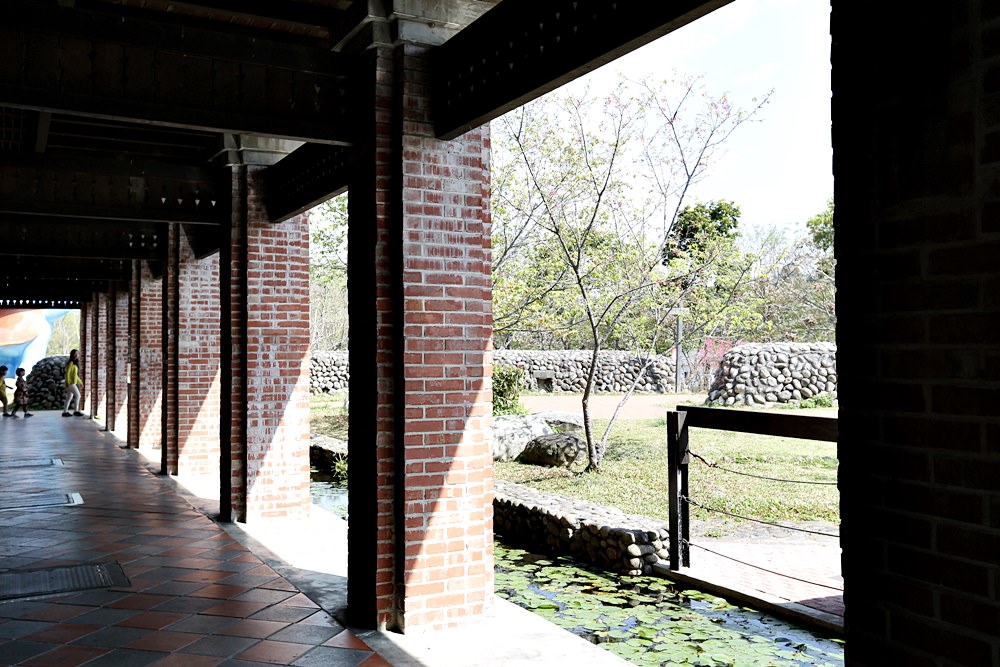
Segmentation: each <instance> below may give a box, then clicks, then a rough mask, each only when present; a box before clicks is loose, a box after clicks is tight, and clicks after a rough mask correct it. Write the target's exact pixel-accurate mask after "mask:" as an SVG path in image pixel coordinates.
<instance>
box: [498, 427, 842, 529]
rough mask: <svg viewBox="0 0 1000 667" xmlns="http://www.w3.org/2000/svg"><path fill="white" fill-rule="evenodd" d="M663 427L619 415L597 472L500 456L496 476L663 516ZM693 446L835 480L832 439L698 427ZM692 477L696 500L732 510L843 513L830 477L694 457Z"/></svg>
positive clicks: (769, 514) (788, 519)
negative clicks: (713, 465)
mask: <svg viewBox="0 0 1000 667" xmlns="http://www.w3.org/2000/svg"><path fill="white" fill-rule="evenodd" d="M831 412H833V411H831ZM833 414H835V413H833ZM602 425H603V422H601V421H600V420H598V423H597V424H595V426H596V427H597V428H600V427H601V426H602ZM665 432H666V422H665V419H663V418H660V419H635V420H633V419H630V420H627V421H622V422H620V423H619V425H618V427H617V429H616V430H615V432H614V435H613V437H612V438H611V440H610V442H609V443H608V449H607V454H606V455H605V457H604V460H603V461H602V462H601V473H600V474H589V473H588V474H582V475H574V474H572V473H570V472H568V471H566V470H563V469H553V468H543V467H541V466H533V465H525V464H523V463H518V462H513V461H511V462H497V463H495V464H494V468H493V470H494V475H495V476H496V478H497V479H499V480H505V481H510V482H516V483H519V484H527V485H529V486H531V487H533V488H536V489H538V490H540V491H546V492H551V493H559V494H562V495H565V496H570V497H571V498H579V499H581V500H587V501H590V502H594V503H597V504H599V505H607V506H611V507H617V508H618V509H620V510H622V511H623V512H626V513H627V514H640V515H644V516H650V517H654V518H658V519H663V520H664V521H666V520H668V519H669V513H668V508H669V507H670V502H669V493H668V484H667V470H668V467H667V446H666V442H665V437H664V434H665ZM690 447H691V451H693V452H695V453H697V454H699V455H701V456H703V457H704V458H705V459H706V460H708V461H711V462H715V463H718V464H719V465H720V466H722V467H725V468H730V469H738V470H740V471H741V472H745V473H750V474H754V475H761V476H766V477H772V478H778V479H801V480H807V481H815V482H836V481H837V466H838V462H837V446H836V444H835V443H829V442H820V441H813V440H800V439H797V438H779V437H773V436H763V435H754V434H748V433H733V432H728V431H716V430H710V429H693V430H692V431H691V434H690ZM690 485H691V494H690V495H691V497H692V498H693V499H695V500H697V501H698V502H699V503H701V504H703V505H706V506H709V507H714V508H717V509H720V510H724V511H726V512H732V513H734V514H740V515H743V516H751V517H756V518H758V519H762V520H764V521H776V522H782V523H787V524H788V525H794V523H795V522H797V521H829V522H833V523H837V522H839V520H840V506H839V504H840V494H839V492H838V491H837V487H836V486H835V485H833V484H826V485H812V484H786V483H781V482H772V481H767V480H762V479H755V478H752V477H745V476H741V475H732V474H730V473H727V472H724V471H722V470H720V469H718V468H710V467H708V466H706V465H704V464H702V463H701V462H700V461H697V460H692V461H691V468H690ZM691 517H692V519H699V520H710V519H713V518H717V515H714V514H710V513H707V512H705V511H704V510H701V509H699V508H697V507H693V508H692V509H691Z"/></svg>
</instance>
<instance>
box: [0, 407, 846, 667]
mask: <svg viewBox="0 0 1000 667" xmlns="http://www.w3.org/2000/svg"><path fill="white" fill-rule="evenodd" d="M119 445H120V443H119V441H118V440H117V439H115V438H114V437H112V436H109V435H107V434H105V433H103V432H102V431H101V430H100V426H99V425H98V424H97V423H95V422H93V421H91V420H88V419H85V418H61V417H60V416H59V413H58V412H37V413H36V416H35V417H32V418H29V419H24V418H19V419H17V420H11V419H4V420H2V421H0V575H3V574H4V573H8V572H11V571H28V570H38V569H43V568H49V567H57V566H65V565H81V564H88V563H90V564H97V563H107V562H117V563H120V564H121V566H122V568H123V570H124V572H125V574H126V575H127V577H128V578H129V583H130V585H129V586H128V587H125V588H110V589H108V588H104V589H98V590H89V591H81V592H72V593H64V594H58V595H50V596H36V597H34V598H29V599H7V600H4V599H0V665H37V666H52V667H56V666H59V667H74V666H76V665H83V664H86V665H88V666H90V665H123V666H129V665H161V666H162V665H184V666H186V667H187V666H191V667H198V666H201V665H206V666H207V665H225V666H227V667H230V666H232V667H236V666H253V665H268V664H269V665H274V664H279V665H297V666H303V667H305V666H311V665H324V666H328V667H340V666H342V667H347V666H355V665H363V666H364V667H377V666H379V665H390V664H392V665H397V666H398V665H417V664H419V665H428V664H436V665H440V666H442V667H452V666H456V667H469V666H470V665H476V666H477V667H481V666H485V665H489V666H491V667H493V666H496V665H523V664H554V663H552V660H553V658H555V659H556V660H557V662H559V661H560V660H559V659H558V656H562V657H563V658H565V657H566V656H569V655H573V656H574V657H573V658H572V660H570V662H572V663H573V664H587V665H613V664H624V663H623V661H621V660H620V659H618V658H616V657H614V656H613V655H612V654H610V653H608V652H606V651H603V650H601V649H600V648H598V647H596V646H594V645H592V644H589V643H587V642H585V641H583V640H580V639H579V638H576V637H574V636H573V635H571V634H569V633H566V632H564V631H562V630H559V629H558V628H556V627H555V626H552V625H551V624H548V623H545V622H541V621H540V620H539V619H538V618H537V617H535V616H533V615H532V614H530V613H528V612H524V611H523V610H519V609H518V608H516V607H514V606H513V605H510V604H509V603H505V602H504V601H498V609H497V616H496V618H494V619H492V620H491V621H490V622H489V623H486V624H484V626H483V627H482V628H479V629H468V628H467V629H464V630H463V631H462V632H461V633H460V634H458V635H456V634H450V635H449V634H448V633H441V634H440V637H439V638H438V640H436V642H431V643H430V644H427V643H422V642H424V640H423V639H422V638H421V637H410V636H409V635H406V636H403V635H400V636H398V637H395V638H387V636H388V635H391V634H392V633H371V632H368V633H358V634H355V633H354V632H352V631H351V630H350V629H347V628H344V627H343V626H341V625H340V624H339V623H337V621H336V620H335V619H334V618H333V617H331V616H330V614H328V613H327V612H326V611H324V610H323V609H321V608H320V607H319V605H317V604H316V603H315V602H314V601H313V600H314V599H315V600H318V601H320V602H321V603H322V604H324V605H325V606H326V608H327V609H335V608H336V605H333V604H330V603H329V602H330V601H329V600H328V599H326V598H324V592H326V593H329V592H330V591H331V590H332V591H334V592H335V593H336V590H337V586H339V585H340V584H338V583H336V582H334V583H333V584H332V587H331V584H330V581H329V577H327V578H325V579H324V581H323V582H322V584H321V585H316V584H315V582H311V581H310V580H309V578H308V577H303V576H300V574H299V572H302V571H299V570H296V568H294V567H293V568H289V567H287V564H288V562H289V561H287V560H284V561H282V559H281V558H277V559H275V558H273V556H274V555H275V554H274V551H273V548H274V547H273V545H272V544H271V543H268V544H266V545H264V547H263V548H258V547H261V545H260V544H259V543H258V544H253V541H252V540H250V541H247V540H243V541H240V540H237V539H236V538H235V537H233V536H232V534H231V533H240V532H242V531H229V532H227V530H226V529H225V528H224V527H223V526H222V525H220V524H218V523H216V522H215V521H213V520H212V519H210V518H209V517H208V516H207V515H206V513H205V512H206V511H208V510H207V509H206V508H205V507H203V506H202V503H199V502H198V501H197V498H196V497H194V496H192V495H191V494H185V493H182V492H181V491H180V490H179V489H178V486H177V484H174V483H173V482H168V481H167V479H166V478H163V477H160V476H158V475H155V474H154V473H152V472H150V470H149V467H148V462H147V461H146V460H145V459H144V458H142V457H141V456H139V455H138V454H137V453H136V452H135V451H130V450H123V449H121V448H120V446H119ZM54 460H55V461H54ZM54 462H55V463H58V465H54V464H53V463H54ZM57 493H62V494H79V496H80V497H81V498H82V500H83V502H82V504H77V505H61V504H60V505H55V504H51V505H49V506H38V505H39V503H40V502H41V501H42V500H45V499H51V498H52V497H53V494H57ZM50 502H60V503H61V502H64V500H60V501H50ZM192 503H194V504H192ZM195 505H197V506H198V507H201V509H202V511H199V510H198V509H196V508H195ZM208 513H209V514H211V512H210V511H209V512H208ZM244 542H248V543H250V544H252V546H253V547H254V548H253V549H252V550H251V548H249V547H248V546H245V545H244ZM805 542H806V543H804V544H802V545H800V546H798V547H793V545H791V544H789V543H788V542H787V540H786V539H784V538H783V540H782V541H778V540H777V539H775V540H771V539H769V538H768V536H767V535H757V534H754V535H736V536H733V537H732V538H730V539H728V540H705V539H702V540H701V544H703V545H705V546H707V547H709V548H711V549H713V551H716V552H718V553H719V554H726V555H730V556H733V557H735V558H738V559H743V560H745V561H747V562H753V563H755V564H760V563H762V562H763V563H764V564H765V565H767V564H768V563H771V564H772V565H773V567H774V569H776V570H780V571H784V570H786V569H789V568H788V567H787V565H788V558H789V556H793V560H794V561H796V562H798V563H799V564H801V565H804V566H807V567H809V568H812V569H811V571H808V572H806V575H805V576H803V577H802V578H803V579H807V580H809V581H815V582H819V583H821V584H822V585H821V586H820V587H818V588H817V587H815V586H811V587H810V586H806V585H803V584H802V583H801V582H798V583H797V582H796V581H795V580H787V579H781V578H776V577H770V576H768V575H767V574H766V573H762V572H760V571H759V570H753V569H748V568H746V567H743V566H740V565H739V564H738V563H736V562H735V561H731V560H728V559H725V558H722V557H720V556H716V555H713V554H711V553H708V552H704V551H702V550H693V551H692V564H693V565H694V566H695V567H693V568H691V569H690V570H689V571H687V574H688V575H689V576H690V577H692V578H693V579H694V580H695V581H698V584H693V585H695V586H696V587H703V588H704V587H705V586H703V584H705V583H706V582H707V583H708V584H709V586H708V587H707V588H708V590H712V586H716V587H717V588H719V589H720V590H726V591H729V592H735V593H736V594H738V595H746V596H748V600H747V603H748V604H750V605H752V606H757V607H758V608H761V607H766V606H767V605H761V604H759V603H760V602H761V601H769V602H770V603H771V604H772V605H773V606H778V607H789V606H791V607H795V608H799V607H805V608H806V609H812V610H813V611H818V612H819V613H820V614H824V613H825V614H827V615H828V617H827V620H828V621H830V619H832V621H830V623H831V624H832V625H834V626H836V625H837V623H838V622H839V623H840V624H841V625H842V623H843V601H842V596H841V594H840V591H839V588H842V584H841V583H840V581H838V576H839V548H837V547H836V545H835V544H834V545H832V546H831V544H830V540H823V539H821V538H812V539H809V540H806V541H805ZM326 557H329V554H327V556H326ZM265 558H266V559H267V561H266V562H265V560H264V559H265ZM278 561H282V562H280V563H279V562H278ZM269 563H270V565H269ZM271 565H273V566H274V567H271ZM276 569H278V570H281V572H284V573H286V574H287V575H288V577H291V578H294V579H295V581H296V582H298V586H300V587H301V586H305V587H306V588H298V587H297V586H296V584H293V583H292V582H291V581H289V578H288V577H285V576H282V575H281V574H280V573H279V572H278V571H276ZM293 571H294V572H293ZM673 574H676V573H673ZM667 576H670V575H667ZM303 591H306V592H307V593H308V594H309V596H311V598H310V597H309V596H307V595H306V594H304V593H303ZM2 592H3V591H2V590H0V593H2ZM764 610H765V611H766V610H767V609H766V608H765V609H764ZM536 621H537V622H536ZM513 634H516V635H517V636H518V637H519V638H520V641H519V642H509V641H502V637H504V636H510V635H513ZM498 636H499V637H500V638H501V641H500V642H499V643H498V642H497V639H498ZM571 640H572V641H571ZM494 643H496V644H497V645H496V646H494V645H493V644H494ZM484 647H491V648H488V649H487V652H486V653H484V652H483V648H484ZM477 649H478V650H477ZM505 650H506V651H507V654H505V655H504V654H502V653H503V651H505ZM577 652H578V653H577ZM476 655H478V658H477V659H473V657H474V656H476ZM491 656H492V657H491Z"/></svg>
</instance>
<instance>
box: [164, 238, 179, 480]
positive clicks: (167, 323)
mask: <svg viewBox="0 0 1000 667" xmlns="http://www.w3.org/2000/svg"><path fill="white" fill-rule="evenodd" d="M180 236H181V231H180V228H179V227H178V226H177V225H170V227H169V231H168V233H167V260H166V262H165V270H164V274H163V281H162V283H161V287H162V288H163V293H162V299H161V301H160V311H161V317H162V320H161V327H162V328H161V331H162V334H161V339H160V350H161V355H162V356H161V359H162V363H161V366H160V375H161V380H160V382H161V388H162V393H163V400H162V401H161V402H160V443H161V446H162V449H161V450H160V472H161V473H164V474H167V475H176V474H177V452H178V448H179V444H178V432H179V430H180V429H179V425H178V412H177V405H178V393H179V391H180V386H179V384H178V365H179V359H178V349H179V348H178V338H179V337H180V261H181V259H180Z"/></svg>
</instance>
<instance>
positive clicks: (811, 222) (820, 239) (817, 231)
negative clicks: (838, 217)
mask: <svg viewBox="0 0 1000 667" xmlns="http://www.w3.org/2000/svg"><path fill="white" fill-rule="evenodd" d="M806 228H807V229H808V230H809V235H810V236H811V237H812V242H813V245H815V246H816V247H817V248H819V249H820V250H822V251H823V252H832V251H833V197H830V198H829V199H827V200H826V210H825V211H823V212H822V213H817V214H816V215H814V216H813V217H811V218H809V219H808V220H806Z"/></svg>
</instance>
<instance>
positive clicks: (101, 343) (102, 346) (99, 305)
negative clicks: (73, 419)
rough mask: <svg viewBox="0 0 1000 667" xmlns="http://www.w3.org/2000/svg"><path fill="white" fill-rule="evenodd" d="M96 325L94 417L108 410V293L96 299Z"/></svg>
mask: <svg viewBox="0 0 1000 667" xmlns="http://www.w3.org/2000/svg"><path fill="white" fill-rule="evenodd" d="M94 305H95V307H94V315H95V322H94V327H95V330H96V332H97V345H95V346H94V348H93V352H95V356H94V363H93V365H92V366H91V372H90V377H91V381H92V382H93V385H94V386H93V390H94V391H93V401H91V403H90V416H91V417H92V418H95V419H96V418H100V417H105V416H106V415H107V410H108V365H109V364H110V360H109V353H110V351H111V350H110V347H109V345H110V344H109V341H108V338H109V336H108V332H109V330H110V327H109V326H108V325H109V322H108V317H109V311H108V295H107V294H98V295H96V298H95V301H94Z"/></svg>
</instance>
